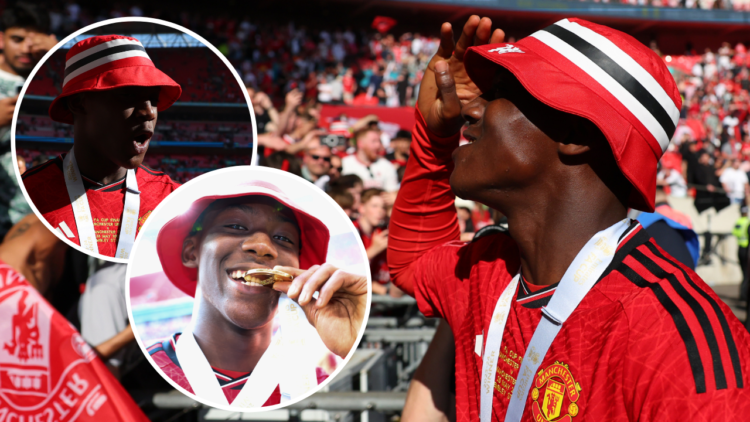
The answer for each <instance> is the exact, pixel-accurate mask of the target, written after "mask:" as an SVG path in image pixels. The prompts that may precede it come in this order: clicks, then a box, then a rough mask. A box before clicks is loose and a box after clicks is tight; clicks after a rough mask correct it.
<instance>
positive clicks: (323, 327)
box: [273, 264, 367, 358]
mask: <svg viewBox="0 0 750 422" xmlns="http://www.w3.org/2000/svg"><path fill="white" fill-rule="evenodd" d="M274 270H279V271H284V272H286V273H289V274H291V275H293V276H294V280H293V281H291V282H277V283H274V285H273V288H274V290H278V291H280V292H283V293H286V294H287V296H289V298H290V299H292V300H294V301H295V302H297V303H299V305H300V306H301V307H302V310H304V311H305V315H306V316H307V320H308V321H310V324H312V326H313V327H315V329H316V330H317V331H318V335H320V338H321V340H323V344H325V345H326V347H327V348H328V350H330V351H331V352H333V353H335V354H337V355H338V356H341V357H342V358H343V357H346V355H347V354H348V353H349V351H350V350H351V349H352V347H354V342H355V341H356V340H357V336H358V335H359V329H360V327H362V322H363V321H364V318H365V310H366V309H367V277H365V276H360V275H356V274H351V273H348V272H345V271H343V270H340V269H338V268H336V267H334V266H333V265H331V264H323V265H314V266H312V267H310V269H308V270H301V269H299V268H293V267H281V266H276V267H274ZM316 291H318V292H319V295H318V299H317V300H316V299H314V298H313V293H315V292H316Z"/></svg>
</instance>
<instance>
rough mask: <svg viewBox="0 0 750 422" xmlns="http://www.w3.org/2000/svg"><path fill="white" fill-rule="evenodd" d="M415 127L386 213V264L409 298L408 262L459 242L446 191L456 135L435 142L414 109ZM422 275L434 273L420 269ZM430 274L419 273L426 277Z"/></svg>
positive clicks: (450, 198) (410, 270) (450, 194)
mask: <svg viewBox="0 0 750 422" xmlns="http://www.w3.org/2000/svg"><path fill="white" fill-rule="evenodd" d="M415 114H416V126H415V128H414V131H413V133H412V136H413V139H414V140H413V142H412V144H411V153H410V157H409V161H408V162H407V164H406V171H405V173H404V178H403V180H402V181H401V189H400V190H399V193H398V197H397V198H396V203H395V204H394V206H393V211H392V213H391V223H390V227H389V234H388V265H389V268H390V272H391V278H392V279H393V281H394V283H395V284H396V285H397V286H398V287H399V288H401V289H402V290H404V291H406V292H407V293H408V294H410V295H414V292H415V288H414V282H415V274H414V269H413V268H412V264H413V263H414V262H415V261H416V260H417V259H419V257H421V256H422V255H424V254H425V252H427V251H428V250H430V249H432V248H434V247H436V246H439V245H444V244H446V243H448V242H450V241H453V240H457V239H459V236H460V231H459V228H458V218H457V216H456V208H455V206H454V201H455V195H454V194H453V192H452V191H451V188H450V183H449V179H450V174H451V172H452V171H453V160H452V159H451V154H452V153H453V150H455V149H456V148H457V147H458V140H459V136H460V135H459V134H456V135H455V136H451V137H449V138H439V137H437V136H435V135H433V134H431V133H430V132H429V130H428V129H427V125H426V123H425V121H424V118H423V117H422V114H421V113H420V112H419V108H416V109H415ZM422 270H423V271H430V272H432V271H434V270H435V269H434V268H431V267H430V266H426V267H424V268H422ZM428 275H431V274H421V275H420V276H428Z"/></svg>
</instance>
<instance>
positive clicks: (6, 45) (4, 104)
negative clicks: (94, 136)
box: [0, 2, 57, 238]
mask: <svg viewBox="0 0 750 422" xmlns="http://www.w3.org/2000/svg"><path fill="white" fill-rule="evenodd" d="M49 27H50V22H49V15H48V13H47V11H46V10H44V9H43V8H42V7H40V6H36V5H32V4H28V3H23V2H18V3H16V4H15V5H13V6H9V7H7V8H5V10H4V11H3V14H2V32H1V33H0V50H2V60H0V238H2V236H4V235H5V233H6V232H7V231H8V230H10V228H11V227H12V226H13V224H15V223H17V222H18V221H19V220H21V218H23V217H24V216H25V215H27V214H29V213H31V208H30V207H29V204H28V203H27V202H26V198H24V196H23V193H22V192H21V189H19V186H18V179H17V178H16V174H15V171H14V168H13V167H14V166H15V164H16V160H15V159H14V158H16V157H14V156H13V155H12V154H11V152H10V125H11V121H12V120H13V113H14V112H15V109H16V101H18V93H19V92H20V91H21V87H23V83H24V82H25V81H26V77H27V76H28V75H29V73H30V72H31V70H32V69H33V68H34V66H36V64H37V63H38V62H39V60H40V59H41V58H42V56H43V55H44V54H45V53H46V52H47V51H49V50H50V49H51V48H52V47H53V46H54V45H55V44H56V43H57V39H56V38H55V36H54V35H53V34H49ZM22 173H23V172H22Z"/></svg>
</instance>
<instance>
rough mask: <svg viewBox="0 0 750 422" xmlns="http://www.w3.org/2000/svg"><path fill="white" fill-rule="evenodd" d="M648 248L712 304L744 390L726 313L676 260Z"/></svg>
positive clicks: (735, 376) (736, 377)
mask: <svg viewBox="0 0 750 422" xmlns="http://www.w3.org/2000/svg"><path fill="white" fill-rule="evenodd" d="M646 247H647V248H648V249H649V250H650V251H651V252H652V253H653V254H654V255H656V256H658V257H659V258H661V259H663V260H665V261H667V262H668V263H669V264H671V265H672V266H673V267H675V268H677V269H678V270H680V271H681V272H682V275H683V277H685V280H687V282H688V283H689V284H690V286H691V287H692V288H693V289H694V290H695V291H696V292H698V294H700V295H701V296H703V298H704V299H706V301H707V302H708V303H709V304H711V308H712V309H713V310H714V312H715V313H716V318H717V319H718V320H719V324H720V325H721V329H722V331H723V332H724V339H725V340H726V342H727V349H729V357H730V358H731V359H732V369H733V370H734V378H735V381H736V382H737V388H743V387H744V382H743V381H742V367H741V365H740V354H739V352H737V344H736V343H735V341H734V336H732V330H731V329H730V328H729V323H728V322H727V318H726V316H725V315H724V312H722V311H721V308H720V307H719V304H718V303H716V301H715V300H714V298H712V297H711V296H710V295H709V294H708V293H706V292H705V291H703V289H701V288H699V287H698V286H697V285H696V284H695V282H694V281H693V279H692V278H690V277H688V274H687V272H686V271H685V270H684V269H683V268H682V267H680V266H679V265H678V264H677V263H676V262H675V260H674V258H672V257H669V256H665V255H664V254H662V253H661V252H660V251H659V249H657V248H656V245H654V244H653V243H651V242H648V243H646Z"/></svg>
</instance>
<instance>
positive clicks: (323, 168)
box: [302, 139, 331, 190]
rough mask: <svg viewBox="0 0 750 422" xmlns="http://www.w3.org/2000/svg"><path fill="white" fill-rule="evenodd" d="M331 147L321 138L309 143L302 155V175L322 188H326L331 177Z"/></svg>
mask: <svg viewBox="0 0 750 422" xmlns="http://www.w3.org/2000/svg"><path fill="white" fill-rule="evenodd" d="M330 170H331V148H329V147H328V145H323V144H321V143H320V140H319V139H316V140H315V141H313V142H311V143H309V144H308V146H307V148H306V149H305V152H304V155H303V156H302V177H304V178H305V179H306V180H307V181H308V182H310V183H313V184H314V185H315V186H317V187H318V188H320V189H323V190H326V185H328V181H329V180H330V179H331V177H330V176H329V175H328V172H329V171H330Z"/></svg>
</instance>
